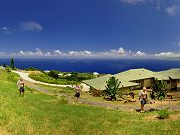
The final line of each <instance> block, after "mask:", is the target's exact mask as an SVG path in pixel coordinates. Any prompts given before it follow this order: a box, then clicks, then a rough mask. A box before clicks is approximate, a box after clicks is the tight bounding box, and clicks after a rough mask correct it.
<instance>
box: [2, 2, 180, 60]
mask: <svg viewBox="0 0 180 135" xmlns="http://www.w3.org/2000/svg"><path fill="white" fill-rule="evenodd" d="M179 24H180V1H179V0H0V56H6V55H12V56H13V55H14V56H22V57H23V56H62V55H63V56H70V55H71V56H74V55H76V56H81V55H82V56H84V55H86V56H99V55H103V56H107V57H108V56H116V57H121V56H135V55H136V56H178V57H179V56H180V25H179Z"/></svg>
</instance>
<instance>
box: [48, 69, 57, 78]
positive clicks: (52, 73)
mask: <svg viewBox="0 0 180 135" xmlns="http://www.w3.org/2000/svg"><path fill="white" fill-rule="evenodd" d="M58 74H59V71H56V70H51V71H50V72H49V73H48V75H49V76H50V77H53V78H58V77H59V75H58Z"/></svg>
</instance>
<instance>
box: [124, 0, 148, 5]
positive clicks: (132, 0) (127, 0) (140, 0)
mask: <svg viewBox="0 0 180 135" xmlns="http://www.w3.org/2000/svg"><path fill="white" fill-rule="evenodd" d="M121 1H122V2H124V3H127V4H133V5H135V4H138V3H143V2H145V0H121Z"/></svg>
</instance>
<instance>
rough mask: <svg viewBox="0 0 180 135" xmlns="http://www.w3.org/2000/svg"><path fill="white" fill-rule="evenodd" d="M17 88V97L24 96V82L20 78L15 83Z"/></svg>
mask: <svg viewBox="0 0 180 135" xmlns="http://www.w3.org/2000/svg"><path fill="white" fill-rule="evenodd" d="M17 86H18V89H19V95H20V96H21V95H22V96H24V86H25V85H24V80H23V78H22V77H20V78H19V80H18V82H17Z"/></svg>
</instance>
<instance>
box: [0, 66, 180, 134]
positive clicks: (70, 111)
mask: <svg viewBox="0 0 180 135" xmlns="http://www.w3.org/2000/svg"><path fill="white" fill-rule="evenodd" d="M17 79H18V75H16V74H14V73H11V74H10V73H7V72H6V71H4V70H0V134H2V135H4V134H12V135H104V134H106V135H110V134H113V135H116V134H117V135H119V134H126V135H128V134H129V135H131V134H157V135H158V134H159V135H160V134H163V133H165V134H171V135H172V134H178V133H179V131H180V130H179V125H180V120H179V119H174V120H164V121H160V120H154V119H149V118H151V117H153V116H154V115H156V112H149V113H144V114H141V113H136V112H125V111H113V110H108V109H104V108H100V107H92V106H84V105H78V104H68V103H66V102H65V100H63V99H59V98H57V97H53V96H49V95H45V94H42V93H38V92H34V93H31V92H30V89H29V88H26V93H25V97H20V96H19V95H18V90H17V86H16V81H17ZM173 113H178V112H173Z"/></svg>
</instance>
